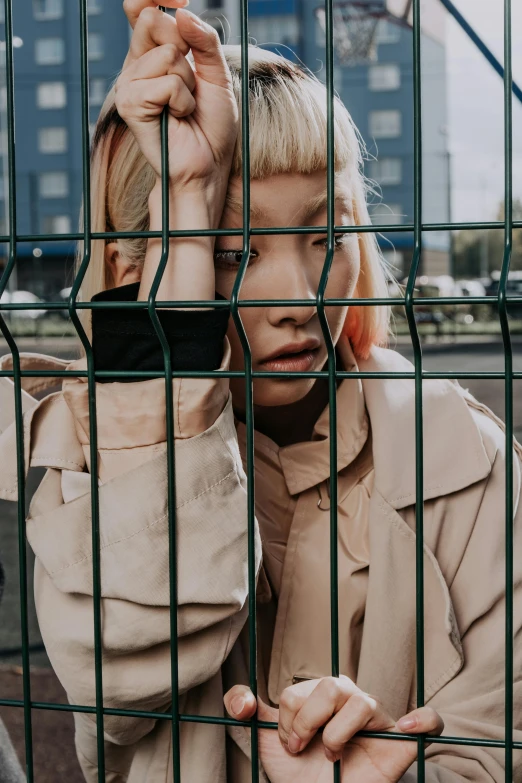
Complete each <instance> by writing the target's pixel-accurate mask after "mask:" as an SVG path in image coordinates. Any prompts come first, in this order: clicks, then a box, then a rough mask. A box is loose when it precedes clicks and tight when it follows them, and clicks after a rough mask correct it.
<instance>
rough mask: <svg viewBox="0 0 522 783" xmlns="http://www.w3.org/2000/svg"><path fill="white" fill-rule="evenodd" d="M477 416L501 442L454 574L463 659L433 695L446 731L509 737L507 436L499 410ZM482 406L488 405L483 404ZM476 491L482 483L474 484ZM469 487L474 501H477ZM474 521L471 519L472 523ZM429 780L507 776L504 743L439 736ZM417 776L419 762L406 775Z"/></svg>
mask: <svg viewBox="0 0 522 783" xmlns="http://www.w3.org/2000/svg"><path fill="white" fill-rule="evenodd" d="M477 411H478V412H477V413H476V417H477V422H478V424H479V426H480V427H481V431H482V434H483V437H484V438H485V439H486V440H487V441H488V443H489V447H491V446H493V447H494V450H495V451H494V453H495V456H494V461H493V465H492V470H491V473H490V475H489V477H488V479H487V481H486V482H485V486H484V488H483V494H482V497H481V500H480V502H479V503H478V504H477V508H476V510H474V511H473V514H474V522H473V524H472V528H471V532H470V535H469V538H468V540H467V545H466V547H465V550H464V552H463V554H462V557H461V559H460V563H459V565H458V568H457V569H456V573H455V575H454V577H453V579H452V581H451V584H450V585H449V587H450V594H451V598H452V602H453V606H454V609H455V614H456V618H457V623H458V627H459V630H460V635H461V641H462V648H463V654H464V664H463V666H462V668H461V670H460V672H459V673H458V674H457V675H456V676H455V677H454V678H453V679H451V680H450V681H449V682H448V683H447V684H446V685H445V686H444V687H443V688H441V689H440V690H439V691H438V692H437V693H436V694H435V695H434V696H433V698H431V699H430V700H429V701H428V702H427V704H428V706H430V707H433V709H435V710H436V711H437V712H438V713H439V714H440V715H441V716H442V718H443V720H444V723H445V729H444V735H446V736H460V737H470V738H475V739H479V740H480V739H484V740H500V741H503V740H504V738H505V734H504V723H505V660H506V658H505V613H506V601H505V592H506V570H505V489H506V484H505V471H506V459H505V453H506V452H505V446H506V444H505V436H504V433H503V432H502V431H501V430H500V428H499V427H498V426H497V423H496V420H494V417H493V415H492V414H491V415H490V412H489V411H487V409H486V408H485V407H484V406H477ZM481 411H482V412H481ZM520 478H521V460H520V446H519V445H518V443H515V449H514V451H513V504H514V526H513V537H514V545H513V551H514V580H513V587H514V591H513V603H514V630H513V655H514V658H513V663H514V674H513V682H514V715H513V719H514V740H515V741H516V742H521V741H522V558H521V557H520V552H521V551H522V550H521V547H522V504H521V503H520V485H521V481H520ZM475 491H476V490H475ZM471 492H473V489H472V488H470V498H469V507H471V508H472V507H473V502H474V501H472V496H471ZM466 524H467V523H466ZM426 759H427V763H426V783H464V781H473V783H504V780H505V756H504V750H503V749H502V748H492V747H487V746H482V747H481V746H466V745H459V746H457V745H442V744H432V745H430V746H429V747H428V748H427V750H426ZM512 779H513V781H519V780H522V753H521V751H518V750H515V751H514V752H513V778H512ZM416 780H417V771H416V765H414V766H413V767H412V768H411V769H410V770H409V771H408V772H407V773H406V774H405V775H404V776H403V778H402V783H413V782H414V781H416Z"/></svg>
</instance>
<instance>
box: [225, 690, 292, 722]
mask: <svg viewBox="0 0 522 783" xmlns="http://www.w3.org/2000/svg"><path fill="white" fill-rule="evenodd" d="M223 701H224V703H225V708H226V711H227V712H228V714H229V715H230V717H231V718H235V719H236V720H249V719H250V718H251V717H252V716H253V715H255V712H256V700H255V698H254V694H253V693H252V691H251V690H250V688H248V687H247V686H246V685H234V687H233V688H231V689H230V690H229V691H228V692H227V693H226V694H225V696H224V698H223ZM257 717H258V719H259V720H262V721H267V722H273V723H277V721H278V720H279V710H276V709H274V707H269V706H268V704H265V702H264V701H263V700H262V699H260V698H259V696H258V698H257Z"/></svg>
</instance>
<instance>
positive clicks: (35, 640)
mask: <svg viewBox="0 0 522 783" xmlns="http://www.w3.org/2000/svg"><path fill="white" fill-rule="evenodd" d="M74 345H75V344H74V343H72V342H71V341H70V340H67V341H66V340H62V341H59V340H53V341H40V342H38V343H35V342H34V341H33V340H26V339H24V340H20V341H19V347H20V350H23V351H31V352H33V351H36V352H40V353H47V354H52V355H55V356H61V357H71V358H73V357H76V356H77V355H78V354H77V353H75V352H74ZM396 349H397V350H398V351H399V352H400V353H402V354H403V355H405V356H406V357H407V358H409V359H410V360H411V359H412V358H413V351H412V349H411V345H410V344H409V341H408V340H406V339H401V340H400V342H399V344H398V345H397V346H396ZM5 350H6V348H5V345H4V346H3V347H2V344H0V355H1V354H2V353H4V352H5ZM513 351H514V361H513V364H514V369H515V370H516V371H522V339H517V338H515V339H514V341H513ZM423 366H424V369H425V370H428V371H440V372H470V371H471V372H502V371H503V370H504V358H503V347H502V343H501V342H499V341H498V340H490V339H484V340H481V339H475V340H474V341H472V342H469V341H467V342H457V343H450V342H448V343H444V344H434V343H426V344H425V345H424V348H423ZM521 384H522V381H515V382H514V430H515V436H516V437H517V438H518V439H519V440H521V441H522V386H521ZM462 385H463V386H466V387H467V388H469V389H470V391H471V393H472V394H473V395H474V396H475V397H477V399H479V400H480V401H481V402H484V403H485V404H486V405H488V406H489V407H490V408H491V409H492V410H493V411H494V412H495V413H496V414H497V415H499V416H500V417H502V418H503V416H504V384H503V381H502V380H483V379H476V380H467V381H462ZM0 469H1V468H0ZM42 476H43V470H41V469H33V468H32V469H31V470H30V472H29V478H28V482H27V499H26V508H27V507H28V503H29V501H30V498H31V496H32V494H33V492H34V491H35V489H36V487H37V486H38V483H39V481H40V480H41V478H42ZM0 561H1V562H2V564H3V567H4V570H5V576H6V585H5V593H4V597H3V600H2V603H1V604H0V698H8V699H21V698H22V677H21V669H20V664H21V655H20V650H19V648H20V645H21V638H20V600H19V568H18V562H19V558H18V529H17V517H16V505H15V504H14V503H7V502H5V501H0ZM27 562H28V589H29V607H28V609H29V636H30V644H31V648H32V653H31V687H32V697H33V699H34V700H35V701H50V702H55V703H66V696H65V693H64V691H63V689H62V688H61V686H60V684H59V682H58V681H57V679H56V677H55V676H54V673H53V672H52V669H51V668H50V667H49V662H48V660H47V656H46V655H45V652H44V651H43V650H42V643H41V637H40V634H39V631H38V622H37V619H36V613H35V610H34V603H33V600H32V567H33V558H32V553H31V551H30V549H29V548H27ZM0 717H2V719H3V720H4V721H5V723H6V725H7V727H8V730H9V732H10V734H11V737H12V739H13V743H14V745H15V747H16V749H17V752H18V754H19V757H20V759H21V761H22V763H23V758H24V727H23V710H21V709H20V708H14V707H13V708H5V707H0ZM32 721H33V737H34V763H35V783H82V781H83V777H82V775H81V772H80V770H79V767H78V763H77V761H76V755H75V752H74V743H73V721H72V716H71V715H70V714H69V713H65V712H49V711H43V710H34V711H33V716H32Z"/></svg>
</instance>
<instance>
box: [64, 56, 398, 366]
mask: <svg viewBox="0 0 522 783" xmlns="http://www.w3.org/2000/svg"><path fill="white" fill-rule="evenodd" d="M223 51H224V54H225V58H226V60H227V63H228V65H229V67H230V71H231V74H232V82H233V88H234V93H235V96H236V100H237V102H238V105H239V106H240V105H241V47H240V46H230V45H227V46H224V47H223ZM248 57H249V103H250V107H249V108H250V176H251V178H252V179H263V178H264V177H268V176H271V175H273V174H280V173H288V172H296V173H300V174H309V173H312V172H314V171H317V170H322V169H326V163H327V161H326V146H327V145H326V89H325V87H324V85H323V84H321V82H320V81H319V80H318V79H317V78H316V77H315V76H314V75H313V74H312V73H311V72H309V71H306V70H304V69H303V68H302V67H300V66H298V65H296V64H295V63H293V62H291V61H290V60H287V59H286V58H285V57H282V56H281V55H278V54H274V53H273V52H270V51H267V50H265V49H261V48H259V47H257V46H252V45H250V46H249V49H248ZM334 108H335V112H334V123H335V148H334V166H335V171H336V173H337V175H338V176H344V175H346V176H347V177H349V181H350V187H351V190H352V193H353V206H354V217H355V222H356V224H358V225H365V224H369V223H370V218H369V214H368V208H367V205H366V196H367V192H368V190H369V189H370V188H369V185H368V182H367V180H366V179H365V177H364V175H363V171H362V169H363V150H364V145H363V142H362V140H361V138H360V135H359V133H358V131H357V129H356V127H355V125H354V123H353V120H352V118H351V116H350V114H349V112H348V110H347V109H346V107H345V106H344V105H343V104H342V103H341V101H340V100H339V99H338V98H337V97H335V99H334ZM241 163H242V149H241V131H240V132H239V134H238V141H237V144H236V148H235V151H234V157H233V163H232V169H231V176H241V172H242V169H241ZM154 182H155V174H154V172H153V169H152V167H151V166H150V165H149V163H148V162H147V160H146V158H145V156H144V155H143V154H142V153H141V151H140V149H139V147H138V144H137V143H136V141H135V139H134V136H133V135H132V133H131V132H130V131H129V129H128V128H127V126H126V124H125V122H124V121H123V120H122V119H121V118H120V116H119V115H118V112H117V110H116V106H115V102H114V85H113V86H112V88H111V90H110V92H109V93H108V95H107V97H106V99H105V102H104V104H103V106H102V109H101V112H100V116H99V118H98V121H97V123H96V127H95V131H94V137H93V142H92V149H91V183H92V187H91V193H92V195H91V221H92V231H93V232H104V231H122V232H123V231H147V230H148V229H149V212H148V197H149V194H150V191H151V190H152V187H153V185H154ZM82 211H83V210H82ZM80 223H81V229H80V230H82V226H83V223H82V218H81V219H80ZM358 237H359V247H360V255H361V269H360V274H359V278H358V281H357V285H356V289H355V292H354V297H356V298H359V297H361V298H375V297H379V298H385V297H387V296H388V286H387V279H388V278H389V277H390V274H389V271H388V270H387V268H386V264H385V262H384V259H383V257H382V254H381V252H380V250H379V246H378V244H377V240H376V237H375V235H374V234H372V233H361V234H359V235H358ZM118 243H119V245H120V248H121V252H122V255H123V256H124V257H125V258H126V259H127V260H128V261H130V264H131V266H132V267H133V268H135V269H138V270H139V269H140V268H141V267H142V266H143V262H144V258H145V252H146V248H147V239H146V238H144V239H142V238H137V239H119V240H118ZM105 245H106V242H105V241H104V240H92V245H91V258H90V262H89V266H88V269H87V272H86V275H85V277H84V280H83V282H82V286H81V297H82V299H83V301H89V300H90V298H91V297H92V296H93V295H94V294H95V293H98V292H99V291H102V290H106V289H107V288H111V287H112V286H113V281H112V279H111V273H110V270H109V268H108V265H106V263H105ZM82 257H83V242H80V243H79V245H78V252H77V262H76V264H77V268H78V266H79V264H80V263H81V260H82ZM83 313H86V314H88V315H89V314H90V313H89V311H86V310H84V311H83ZM389 317H390V316H389V307H386V306H378V307H375V306H369V307H368V306H355V305H354V306H351V307H350V308H349V310H348V316H347V319H346V324H345V332H346V334H347V335H348V336H349V338H350V341H351V343H352V347H353V350H354V352H355V355H356V356H359V357H361V358H365V357H367V356H368V353H369V351H370V349H371V347H372V345H375V344H384V343H385V342H386V341H387V337H388V330H389ZM89 322H90V319H89ZM85 326H86V328H87V329H88V331H89V324H88V323H86V324H85Z"/></svg>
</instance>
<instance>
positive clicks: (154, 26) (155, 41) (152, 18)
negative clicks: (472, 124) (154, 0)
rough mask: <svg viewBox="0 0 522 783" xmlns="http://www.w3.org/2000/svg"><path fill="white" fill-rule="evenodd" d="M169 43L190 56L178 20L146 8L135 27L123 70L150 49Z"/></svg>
mask: <svg viewBox="0 0 522 783" xmlns="http://www.w3.org/2000/svg"><path fill="white" fill-rule="evenodd" d="M169 43H170V44H174V45H175V46H177V47H178V49H179V50H180V51H181V52H182V54H188V51H189V46H188V44H187V42H186V41H185V40H184V39H183V37H182V35H181V34H180V31H179V29H178V25H177V22H176V20H175V19H173V18H172V17H171V16H169V15H168V14H164V13H161V12H160V11H158V10H157V9H154V8H152V7H150V6H149V7H147V8H145V9H144V10H143V11H142V12H141V14H140V15H139V18H138V20H137V22H136V25H135V27H134V32H133V34H132V38H131V42H130V47H129V52H128V54H127V57H126V58H125V63H124V65H123V68H124V69H126V68H128V67H129V65H131V63H133V62H135V61H136V60H137V59H138V58H140V57H141V56H142V55H144V54H145V53H146V52H148V51H150V49H155V48H156V47H157V46H162V45H163V44H169Z"/></svg>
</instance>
